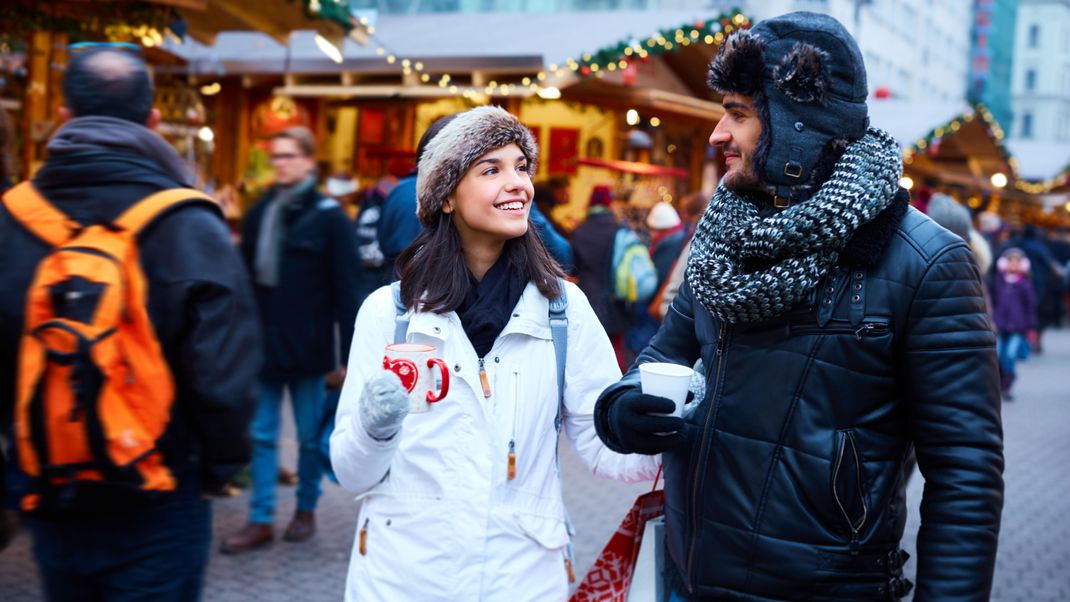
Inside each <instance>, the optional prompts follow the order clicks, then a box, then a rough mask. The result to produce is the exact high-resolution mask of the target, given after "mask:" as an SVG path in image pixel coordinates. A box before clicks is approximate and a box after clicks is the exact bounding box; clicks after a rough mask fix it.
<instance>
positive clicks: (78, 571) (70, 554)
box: [31, 493, 212, 602]
mask: <svg viewBox="0 0 1070 602" xmlns="http://www.w3.org/2000/svg"><path fill="white" fill-rule="evenodd" d="M31 528H32V531H33V547H34V556H35V557H36V559H37V564H38V566H39V567H40V570H41V579H42V581H43V582H44V587H45V593H46V594H47V597H48V599H49V600H50V601H51V602H67V601H71V602H74V601H78V602H83V601H85V602H89V601H96V600H100V601H102V602H103V601H107V602H134V601H138V602H141V601H144V602H149V601H152V602H190V601H196V600H199V599H200V595H201V586H202V585H203V581H204V569H205V567H206V566H207V564H208V549H209V545H210V543H211V540H212V507H211V503H210V502H208V501H207V500H203V499H200V497H198V496H196V495H192V494H188V493H176V494H175V497H174V498H173V499H169V500H166V501H163V502H161V503H158V504H154V505H152V506H148V507H144V508H139V509H138V510H137V511H132V512H124V513H122V514H120V515H112V516H105V517H96V518H93V519H77V520H33V521H31Z"/></svg>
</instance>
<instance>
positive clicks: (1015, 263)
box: [992, 247, 1037, 401]
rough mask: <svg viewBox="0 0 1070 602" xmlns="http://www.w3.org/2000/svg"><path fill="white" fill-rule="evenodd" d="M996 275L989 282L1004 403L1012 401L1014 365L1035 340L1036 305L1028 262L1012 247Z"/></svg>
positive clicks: (1005, 255) (1023, 254)
mask: <svg viewBox="0 0 1070 602" xmlns="http://www.w3.org/2000/svg"><path fill="white" fill-rule="evenodd" d="M996 268H997V270H998V271H997V273H996V277H995V278H994V279H993V281H992V315H993V318H994V320H995V323H996V332H997V333H998V335H999V339H998V343H997V348H998V351H999V375H1000V385H1001V386H1002V388H1003V399H1005V400H1007V401H1009V400H1010V399H1011V385H1012V384H1014V377H1015V367H1014V366H1015V363H1016V362H1017V361H1018V359H1019V358H1020V357H1022V353H1023V352H1024V351H1025V350H1026V347H1025V346H1026V345H1028V344H1029V342H1030V341H1032V340H1034V339H1035V337H1036V327H1037V303H1036V297H1035V295H1034V293H1033V282H1032V276H1031V275H1030V273H1029V259H1028V258H1027V257H1026V256H1025V253H1024V252H1023V251H1022V250H1021V249H1019V248H1017V247H1011V248H1009V249H1007V250H1006V251H1004V252H1003V254H1002V255H1000V257H999V261H997V262H996Z"/></svg>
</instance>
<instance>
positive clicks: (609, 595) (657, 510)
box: [569, 469, 665, 602]
mask: <svg viewBox="0 0 1070 602" xmlns="http://www.w3.org/2000/svg"><path fill="white" fill-rule="evenodd" d="M658 474H659V475H660V474H661V471H660V469H659V471H658ZM654 483H655V485H654V486H655V487H657V479H655V480H654ZM664 513H665V491H664V490H661V489H659V490H657V491H651V492H650V493H644V494H643V495H641V496H639V497H638V498H636V500H635V503H634V504H632V509H631V510H629V511H628V514H627V515H625V516H624V520H623V521H621V523H620V526H619V527H617V532H616V533H614V534H613V537H611V538H609V543H607V544H606V547H604V548H602V553H601V554H599V555H598V559H597V560H595V561H594V565H593V566H591V570H589V571H587V576H585V577H584V578H583V582H582V583H580V586H579V587H578V588H576V591H575V592H573V593H572V597H571V598H569V602H625V601H626V600H627V598H628V588H629V587H630V586H631V584H632V574H633V573H634V571H635V561H636V558H637V557H638V556H639V546H640V544H642V543H643V531H644V530H645V527H646V523H647V521H649V520H651V519H654V518H657V517H659V516H661V515H663V514H664Z"/></svg>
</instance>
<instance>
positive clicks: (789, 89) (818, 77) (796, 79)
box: [773, 42, 830, 106]
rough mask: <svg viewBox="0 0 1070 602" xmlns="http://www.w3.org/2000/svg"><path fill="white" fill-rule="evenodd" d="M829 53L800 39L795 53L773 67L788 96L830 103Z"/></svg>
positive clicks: (792, 50) (779, 83)
mask: <svg viewBox="0 0 1070 602" xmlns="http://www.w3.org/2000/svg"><path fill="white" fill-rule="evenodd" d="M828 62H829V55H828V53H826V52H825V51H824V50H821V49H820V48H817V47H815V46H812V45H810V44H806V43H804V42H796V43H795V46H794V47H792V49H791V52H789V53H788V54H787V56H785V57H784V58H783V59H782V60H781V61H780V64H779V65H777V66H776V68H774V69H773V81H774V82H776V86H777V88H778V89H779V90H780V91H781V92H783V93H784V95H785V96H787V97H788V98H790V99H792V100H794V101H795V102H800V103H811V102H813V103H818V104H820V105H822V106H824V105H826V104H828V97H827V92H828V89H829V79H830V78H829V74H828V71H827V67H826V65H827V64H828Z"/></svg>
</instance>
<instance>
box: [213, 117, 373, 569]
mask: <svg viewBox="0 0 1070 602" xmlns="http://www.w3.org/2000/svg"><path fill="white" fill-rule="evenodd" d="M315 156H316V140H315V138H314V137H313V135H312V132H310V131H309V130H308V129H307V128H303V127H293V128H290V129H286V130H283V131H282V132H279V133H278V134H276V135H275V136H274V137H273V138H272V140H271V163H272V167H273V168H274V170H275V184H274V186H272V188H271V189H269V190H268V192H267V193H266V194H265V195H264V197H263V198H261V199H260V200H259V201H257V203H256V204H255V205H254V206H253V207H252V208H251V209H250V210H249V213H248V215H246V217H245V220H244V221H243V223H242V242H241V252H242V256H243V257H244V259H245V264H246V266H247V268H248V270H249V273H250V274H251V275H252V277H253V282H254V285H255V292H256V299H257V302H258V305H259V307H260V312H259V313H260V320H261V322H262V324H263V329H264V335H265V361H264V368H263V370H262V371H261V373H260V398H259V400H258V402H257V407H256V414H255V416H254V418H253V424H252V436H253V462H252V485H253V491H252V496H251V497H250V512H249V522H248V524H246V525H245V526H244V527H242V529H241V530H239V531H238V532H237V533H234V534H233V535H231V536H229V537H227V538H226V539H224V540H223V544H222V546H221V550H222V552H223V553H226V554H236V553H240V552H245V551H249V550H253V549H256V548H261V547H263V546H266V545H268V544H270V543H271V542H272V541H273V540H274V538H275V534H274V529H273V526H272V523H273V521H274V516H275V497H276V492H275V484H276V481H277V478H278V437H279V425H280V422H281V406H282V395H283V390H284V389H285V390H288V391H289V393H290V402H291V404H292V406H293V413H294V422H295V423H296V426H297V438H298V442H299V453H298V459H297V478H298V484H297V509H296V511H295V512H294V515H293V518H292V519H291V521H290V523H289V525H288V526H287V527H286V531H285V533H284V534H283V539H285V540H286V541H291V542H298V541H304V540H307V539H308V538H309V537H311V536H312V535H313V534H314V533H315V530H316V523H315V514H314V512H315V509H316V502H317V501H318V500H319V496H320V493H321V489H320V482H321V480H322V475H323V463H322V460H321V456H320V447H319V438H318V435H319V428H320V424H321V422H322V419H323V412H324V404H325V402H326V395H325V392H324V384H325V379H326V377H327V375H328V374H331V373H334V372H336V371H337V370H341V374H339V375H338V377H339V378H341V377H344V376H345V372H344V365H345V360H346V356H347V355H348V352H349V344H350V341H351V340H352V338H353V322H354V319H355V316H356V312H357V290H358V281H357V278H358V272H357V270H355V269H354V267H355V266H356V265H357V264H358V261H359V260H358V259H357V257H356V249H357V244H356V238H355V236H354V233H353V226H352V222H351V221H350V220H349V218H348V217H347V216H346V213H345V211H344V210H343V209H342V207H341V205H339V204H338V202H337V201H334V200H332V199H329V198H326V197H324V196H323V195H321V194H320V193H319V192H317V191H316V176H315V169H316V163H315ZM336 328H337V331H338V332H339V333H340V335H341V340H340V349H341V355H342V357H341V358H340V361H341V366H342V367H341V368H339V358H338V356H337V353H336V351H335V350H336V347H338V346H339V344H338V343H336V341H335V329H336Z"/></svg>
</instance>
